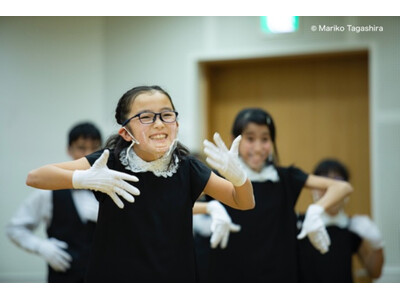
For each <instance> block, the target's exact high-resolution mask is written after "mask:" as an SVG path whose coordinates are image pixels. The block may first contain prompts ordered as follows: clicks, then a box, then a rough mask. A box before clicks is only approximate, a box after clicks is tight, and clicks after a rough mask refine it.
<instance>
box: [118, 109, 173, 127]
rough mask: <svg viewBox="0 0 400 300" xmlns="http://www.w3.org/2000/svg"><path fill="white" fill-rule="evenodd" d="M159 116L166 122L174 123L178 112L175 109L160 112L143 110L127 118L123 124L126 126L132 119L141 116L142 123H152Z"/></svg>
mask: <svg viewBox="0 0 400 300" xmlns="http://www.w3.org/2000/svg"><path fill="white" fill-rule="evenodd" d="M157 116H160V120H161V121H162V122H164V123H173V122H175V121H176V118H177V117H178V112H177V111H173V110H172V111H162V112H160V113H155V112H142V113H139V114H137V115H134V116H133V117H131V118H129V119H128V120H126V121H125V122H124V123H122V126H125V125H126V124H128V123H129V121H130V120H132V119H134V118H139V121H140V123H142V124H152V123H154V122H155V121H156V119H157Z"/></svg>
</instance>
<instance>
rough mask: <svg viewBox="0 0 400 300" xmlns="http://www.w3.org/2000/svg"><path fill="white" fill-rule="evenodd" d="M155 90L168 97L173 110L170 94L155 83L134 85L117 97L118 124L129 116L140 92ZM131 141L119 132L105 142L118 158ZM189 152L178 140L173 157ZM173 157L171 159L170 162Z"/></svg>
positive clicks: (153, 91)
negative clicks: (126, 139)
mask: <svg viewBox="0 0 400 300" xmlns="http://www.w3.org/2000/svg"><path fill="white" fill-rule="evenodd" d="M155 92H159V93H162V94H164V95H165V96H167V97H168V99H169V100H170V101H171V105H172V108H173V109H174V110H175V106H174V103H173V102H172V98H171V96H170V95H169V94H168V93H167V92H166V91H165V90H163V89H162V88H161V87H159V86H157V85H152V86H137V87H134V88H133V89H130V90H129V91H127V92H126V93H125V94H123V95H122V97H121V98H120V99H119V101H118V104H117V108H116V110H115V119H116V121H117V123H118V124H120V125H122V124H123V123H124V122H125V120H127V119H128V118H129V113H130V112H131V107H132V104H133V102H134V101H135V99H136V98H137V97H138V96H139V95H141V94H145V93H148V94H153V93H155ZM130 144H131V143H130V142H127V141H125V140H124V139H123V138H122V137H121V136H120V135H119V134H114V135H112V136H111V137H110V138H109V139H108V140H107V142H106V148H110V149H114V155H115V158H116V159H117V160H118V159H119V154H120V153H121V151H122V150H123V149H124V148H126V147H129V145H130ZM188 154H189V150H188V149H187V148H186V147H185V146H183V145H182V144H181V143H179V142H178V144H177V146H176V149H175V151H174V152H173V154H172V155H173V157H174V156H175V155H176V156H178V157H179V158H181V157H183V156H187V155H188ZM173 160H174V159H171V162H172V161H173Z"/></svg>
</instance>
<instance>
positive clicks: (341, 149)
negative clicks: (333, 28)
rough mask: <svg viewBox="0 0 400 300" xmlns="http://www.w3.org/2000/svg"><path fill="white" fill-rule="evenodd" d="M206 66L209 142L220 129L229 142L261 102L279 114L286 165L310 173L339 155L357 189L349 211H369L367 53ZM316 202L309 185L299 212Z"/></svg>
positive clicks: (279, 142)
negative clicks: (242, 115)
mask: <svg viewBox="0 0 400 300" xmlns="http://www.w3.org/2000/svg"><path fill="white" fill-rule="evenodd" d="M201 70H202V75H203V76H202V81H201V86H202V87H203V89H202V93H203V97H204V102H205V104H206V112H207V113H206V120H205V124H206V126H207V128H206V132H207V138H208V139H210V140H211V139H212V135H213V133H214V132H216V131H217V132H219V133H220V134H221V136H222V138H223V139H224V141H226V143H227V144H230V142H231V137H230V130H231V126H232V124H233V120H234V118H235V116H236V114H237V113H238V112H239V110H241V109H243V108H246V107H261V108H263V109H265V110H267V111H268V112H270V113H271V115H272V116H273V118H274V121H275V124H276V128H277V140H276V143H277V147H278V152H279V156H280V164H281V165H283V166H288V165H291V164H294V165H295V166H297V167H300V168H301V169H303V170H304V171H305V172H308V173H311V172H312V171H313V168H314V166H315V165H316V164H317V163H318V162H319V161H320V160H321V159H323V158H327V157H332V158H337V159H339V160H340V161H342V162H343V163H345V164H346V165H347V167H348V169H349V171H350V182H351V184H352V185H353V187H354V193H353V194H352V196H351V199H350V201H349V203H348V204H347V205H346V208H345V210H346V212H347V213H348V214H349V215H353V214H355V213H357V214H370V167H369V157H370V152H369V99H368V53H367V52H366V51H356V52H346V53H329V54H318V55H304V56H293V57H275V58H263V59H249V60H236V61H218V62H215V61H214V62H204V63H201ZM311 202H312V200H311V194H310V192H309V190H306V189H305V190H303V192H302V193H301V195H300V198H299V201H298V204H297V206H296V210H297V211H299V212H304V211H305V209H306V208H307V206H308V205H309V204H310V203H311ZM356 264H357V266H358V267H357V268H359V263H357V262H356ZM358 281H365V279H362V278H360V279H358ZM367 281H368V280H367Z"/></svg>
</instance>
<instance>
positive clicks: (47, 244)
mask: <svg viewBox="0 0 400 300" xmlns="http://www.w3.org/2000/svg"><path fill="white" fill-rule="evenodd" d="M67 248H68V245H67V243H66V242H63V241H59V240H57V239H55V238H50V239H46V240H43V241H42V242H41V243H40V245H39V247H38V249H37V251H38V253H39V254H40V255H41V256H42V257H43V258H44V259H45V260H46V262H47V263H48V264H49V265H50V267H51V268H52V269H53V270H55V271H57V272H65V271H66V270H67V269H69V268H70V266H71V265H70V262H71V261H72V257H71V255H69V254H68V253H67V252H65V251H64V250H62V249H67Z"/></svg>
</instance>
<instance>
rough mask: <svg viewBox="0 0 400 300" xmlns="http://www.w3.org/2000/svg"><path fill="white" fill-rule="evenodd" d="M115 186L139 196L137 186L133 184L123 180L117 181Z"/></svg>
mask: <svg viewBox="0 0 400 300" xmlns="http://www.w3.org/2000/svg"><path fill="white" fill-rule="evenodd" d="M116 186H117V187H119V188H121V189H123V190H124V191H127V192H128V193H130V194H132V195H135V196H139V195H140V191H139V189H138V188H136V187H134V186H133V185H131V184H129V183H127V182H125V181H122V180H121V181H119V182H118V183H117V185H116Z"/></svg>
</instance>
